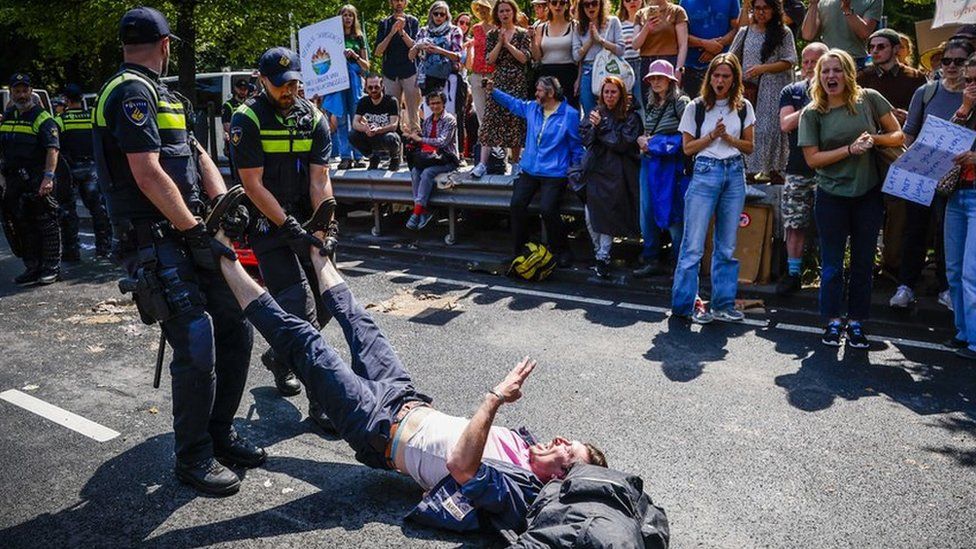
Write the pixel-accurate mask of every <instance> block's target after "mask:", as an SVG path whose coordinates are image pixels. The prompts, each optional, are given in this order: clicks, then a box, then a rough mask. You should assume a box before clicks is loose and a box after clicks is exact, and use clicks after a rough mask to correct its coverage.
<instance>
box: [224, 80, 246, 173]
mask: <svg viewBox="0 0 976 549" xmlns="http://www.w3.org/2000/svg"><path fill="white" fill-rule="evenodd" d="M249 88H250V83H249V82H248V81H247V80H244V79H241V80H238V81H237V82H235V83H234V88H233V90H232V92H231V96H230V99H228V100H227V101H224V104H223V105H221V107H220V122H221V124H223V126H224V155H225V156H226V157H227V160H228V161H230V119H231V117H233V116H234V111H236V110H237V107H240V106H241V105H242V104H243V103H244V101H245V100H247V95H248V89H249ZM230 174H231V177H232V178H233V179H234V182H235V183H240V180H239V179H238V177H237V170H235V169H234V163H233V161H231V163H230Z"/></svg>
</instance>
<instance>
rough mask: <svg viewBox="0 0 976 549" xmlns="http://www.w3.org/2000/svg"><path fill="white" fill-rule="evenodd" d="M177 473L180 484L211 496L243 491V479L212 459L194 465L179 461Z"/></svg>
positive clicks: (205, 459)
mask: <svg viewBox="0 0 976 549" xmlns="http://www.w3.org/2000/svg"><path fill="white" fill-rule="evenodd" d="M175 472H176V478H177V479H179V480H180V482H183V483H185V484H189V485H190V486H192V487H193V488H195V489H196V490H197V491H199V492H203V493H204V494H209V495H211V496H229V495H232V494H236V493H237V491H238V490H240V489H241V479H240V478H238V477H237V475H236V474H234V472H233V471H231V470H230V469H228V468H226V467H224V466H223V465H221V464H220V463H219V462H217V460H216V459H214V458H212V457H210V458H204V459H201V460H200V461H194V462H193V463H181V462H180V461H177V462H176V470H175Z"/></svg>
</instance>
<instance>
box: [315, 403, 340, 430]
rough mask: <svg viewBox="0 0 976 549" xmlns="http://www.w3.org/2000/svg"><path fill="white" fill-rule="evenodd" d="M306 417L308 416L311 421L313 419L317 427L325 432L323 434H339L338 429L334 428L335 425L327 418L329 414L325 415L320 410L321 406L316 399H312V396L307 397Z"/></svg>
mask: <svg viewBox="0 0 976 549" xmlns="http://www.w3.org/2000/svg"><path fill="white" fill-rule="evenodd" d="M308 417H310V418H311V419H312V421H314V422H315V424H316V425H318V426H319V429H322V430H323V431H324V432H325V434H327V435H338V434H339V430H338V429H336V428H335V425H334V424H333V423H332V420H331V419H329V416H327V415H326V414H325V412H324V411H323V410H322V406H320V405H319V403H318V401H317V400H314V399H312V398H309V399H308Z"/></svg>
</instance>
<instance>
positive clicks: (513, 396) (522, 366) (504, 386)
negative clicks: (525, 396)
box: [494, 357, 536, 402]
mask: <svg viewBox="0 0 976 549" xmlns="http://www.w3.org/2000/svg"><path fill="white" fill-rule="evenodd" d="M535 365H536V361H534V360H532V359H531V358H529V357H525V358H523V359H522V361H521V362H519V363H518V364H516V365H515V367H514V368H512V371H510V372H508V375H507V376H505V379H504V380H503V381H502V382H501V383H499V384H498V385H495V389H494V392H495V393H496V394H497V395H500V396H501V397H502V398H503V399H505V402H515V401H516V400H518V399H519V398H521V397H522V384H523V383H525V380H526V379H528V377H529V374H531V373H532V370H534V369H535Z"/></svg>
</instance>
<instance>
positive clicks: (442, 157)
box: [403, 90, 459, 231]
mask: <svg viewBox="0 0 976 549" xmlns="http://www.w3.org/2000/svg"><path fill="white" fill-rule="evenodd" d="M446 103H447V98H446V97H445V96H444V92H443V91H440V90H436V91H434V92H431V93H429V94H427V107H428V108H429V110H430V116H428V117H427V118H425V119H424V121H423V122H422V123H421V124H420V133H412V134H411V133H405V134H404V135H403V137H404V138H406V139H408V140H410V141H412V142H413V143H414V144H415V147H414V152H413V154H412V155H411V156H410V157H409V158H408V164H409V165H410V179H411V180H412V187H413V214H411V215H410V219H408V220H407V228H408V229H411V230H414V231H417V230H420V229H423V228H424V227H426V226H427V223H429V222H430V220H431V217H432V215H431V213H430V211H429V210H428V209H427V203H428V202H429V201H430V192H431V190H433V188H434V183H435V181H434V180H435V178H436V177H437V176H438V175H440V174H442V173H448V172H451V171H454V170H456V169H457V167H458V164H459V160H458V149H457V137H456V135H457V119H456V118H454V115H453V114H451V113H449V112H445V110H444V107H445V105H446Z"/></svg>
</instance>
